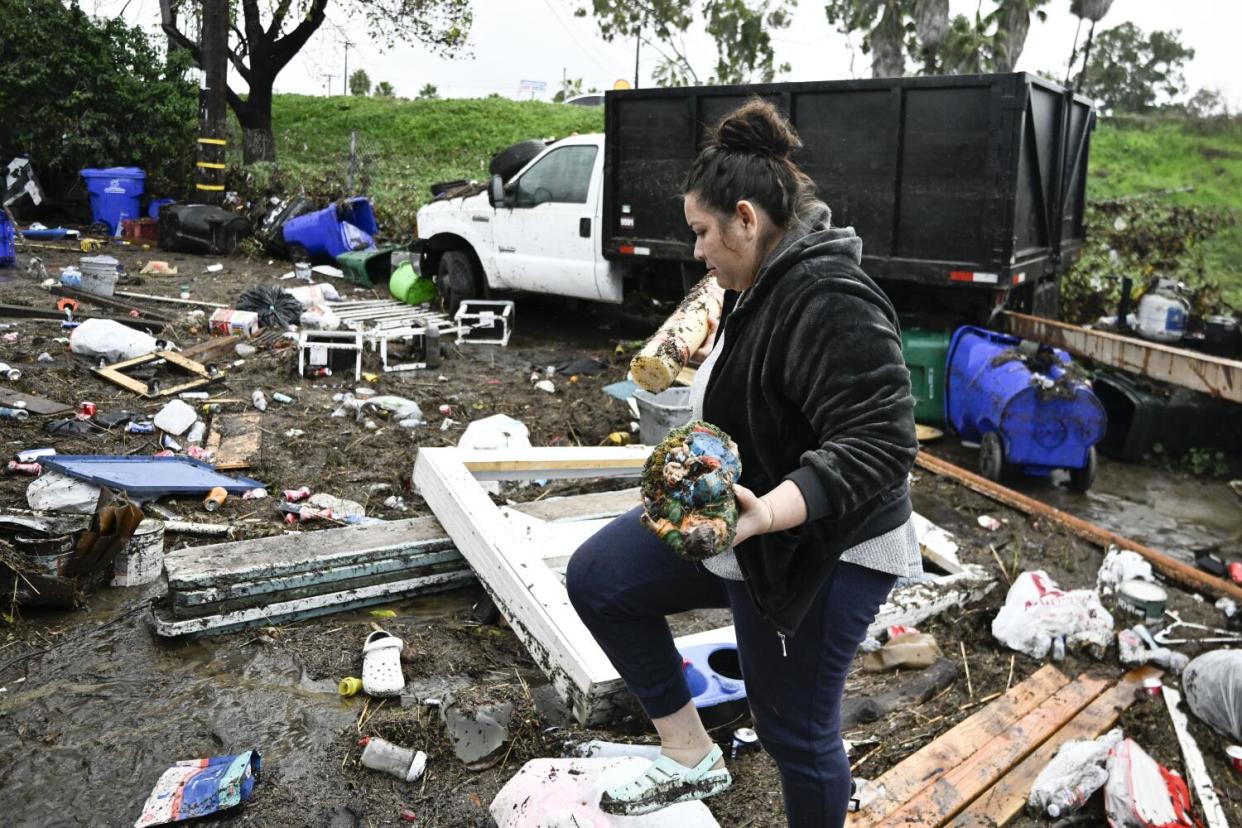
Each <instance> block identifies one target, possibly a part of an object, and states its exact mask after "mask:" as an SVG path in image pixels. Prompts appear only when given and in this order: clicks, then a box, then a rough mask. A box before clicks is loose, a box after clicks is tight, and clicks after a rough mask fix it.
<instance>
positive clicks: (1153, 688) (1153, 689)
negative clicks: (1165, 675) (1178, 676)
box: [1143, 677, 1164, 696]
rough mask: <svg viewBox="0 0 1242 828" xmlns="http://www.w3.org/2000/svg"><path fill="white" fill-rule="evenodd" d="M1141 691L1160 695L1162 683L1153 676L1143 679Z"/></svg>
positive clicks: (1162, 691)
mask: <svg viewBox="0 0 1242 828" xmlns="http://www.w3.org/2000/svg"><path fill="white" fill-rule="evenodd" d="M1143 693H1144V695H1148V696H1162V695H1164V683H1163V682H1162V681H1160V679H1158V678H1155V677H1152V678H1146V679H1143Z"/></svg>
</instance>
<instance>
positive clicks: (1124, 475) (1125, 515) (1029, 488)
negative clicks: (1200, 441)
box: [928, 437, 1242, 562]
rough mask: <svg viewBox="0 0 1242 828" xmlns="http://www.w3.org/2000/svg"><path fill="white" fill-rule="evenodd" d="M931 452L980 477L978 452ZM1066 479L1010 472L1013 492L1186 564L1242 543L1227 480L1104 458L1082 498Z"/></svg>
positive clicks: (1238, 511) (1241, 518)
mask: <svg viewBox="0 0 1242 828" xmlns="http://www.w3.org/2000/svg"><path fill="white" fill-rule="evenodd" d="M928 450H929V451H930V452H931V453H933V454H936V455H939V456H941V457H944V458H946V459H948V460H950V461H951V462H953V463H956V464H958V465H959V466H962V467H963V468H966V469H970V470H971V471H975V470H976V469H977V467H978V462H979V452H978V450H977V449H975V448H971V447H968V446H963V445H962V444H960V443H959V442H958V441H957V440H956V439H954V438H952V437H945V438H944V439H942V440H940V441H939V442H936V443H932V444H930V445H929V446H928ZM1066 479H1067V478H1066V475H1065V474H1064V473H1062V472H1054V473H1053V475H1052V477H1051V478H1046V477H1045V478H1040V477H1027V476H1024V475H1022V474H1021V473H1009V474H1007V475H1006V477H1005V479H1004V480H1003V481H1002V482H1003V483H1004V484H1005V485H1006V486H1008V487H1010V488H1012V489H1015V490H1017V491H1020V492H1022V493H1023V494H1026V495H1029V496H1031V497H1034V498H1036V499H1037V500H1041V501H1043V502H1044V503H1048V504H1049V505H1052V506H1055V507H1056V508H1058V509H1061V510H1062V511H1064V512H1068V513H1070V514H1072V515H1076V516H1077V517H1080V518H1082V519H1084V520H1088V521H1091V522H1092V523H1094V524H1096V525H1098V526H1102V527H1103V528H1105V529H1109V530H1111V531H1113V532H1116V533H1117V534H1119V535H1122V536H1123V537H1127V538H1130V539H1131V540H1135V541H1138V542H1139V543H1143V544H1146V545H1147V546H1151V547H1153V548H1155V549H1158V550H1160V551H1162V552H1167V553H1168V554H1170V555H1172V556H1174V557H1176V558H1178V559H1180V560H1184V561H1188V562H1190V561H1193V560H1194V550H1196V549H1205V548H1210V547H1221V548H1223V549H1226V550H1228V549H1230V548H1233V549H1234V550H1235V551H1236V550H1237V549H1238V547H1239V545H1240V544H1242V498H1239V497H1238V496H1237V495H1236V494H1234V493H1233V491H1232V490H1231V489H1230V488H1229V486H1228V485H1227V484H1226V481H1222V480H1202V479H1199V478H1194V477H1191V476H1189V475H1186V474H1182V473H1178V472H1173V471H1169V470H1167V469H1162V468H1158V467H1151V466H1145V465H1141V464H1137V463H1122V462H1118V461H1115V460H1110V459H1108V458H1105V457H1101V458H1100V462H1099V472H1098V474H1097V476H1096V481H1095V485H1094V486H1093V487H1092V488H1091V490H1090V491H1089V492H1087V493H1086V494H1085V495H1084V494H1077V493H1075V492H1072V491H1070V490H1069V489H1068V488H1066V487H1065V485H1064V484H1065V481H1066Z"/></svg>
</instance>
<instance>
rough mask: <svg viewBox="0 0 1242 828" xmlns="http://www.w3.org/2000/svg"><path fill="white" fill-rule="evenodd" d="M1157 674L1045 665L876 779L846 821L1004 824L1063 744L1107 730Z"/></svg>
mask: <svg viewBox="0 0 1242 828" xmlns="http://www.w3.org/2000/svg"><path fill="white" fill-rule="evenodd" d="M1158 675H1160V672H1159V671H1158V670H1155V669H1154V668H1151V667H1140V668H1138V669H1136V670H1132V671H1130V672H1129V673H1127V674H1126V675H1125V676H1123V677H1122V678H1121V679H1120V680H1119V681H1118V682H1116V683H1115V684H1112V685H1110V683H1109V682H1108V681H1106V680H1103V679H1099V678H1091V677H1088V676H1085V675H1083V676H1079V677H1078V678H1077V679H1074V680H1073V681H1071V680H1070V679H1069V677H1067V676H1066V675H1065V674H1063V673H1062V672H1061V671H1060V670H1058V669H1056V668H1055V667H1052V666H1045V667H1043V668H1041V669H1040V670H1038V671H1036V672H1035V673H1034V674H1032V675H1031V676H1030V677H1028V678H1027V679H1026V680H1025V681H1023V682H1022V683H1021V684H1018V685H1017V686H1015V687H1013V688H1011V689H1010V690H1009V691H1008V692H1007V693H1005V694H1004V695H1003V696H1001V697H1000V698H999V699H997V700H995V701H994V702H992V703H991V704H989V705H988V706H987V707H985V708H983V709H982V710H980V711H979V712H978V713H975V714H974V715H973V716H971V717H970V718H968V719H966V720H965V721H963V722H961V723H959V724H958V725H957V726H956V727H954V728H952V729H951V730H949V731H948V732H946V733H944V734H942V735H941V736H940V737H939V738H938V739H936V740H935V741H933V742H931V743H930V744H928V745H925V746H924V747H923V748H922V749H920V750H919V751H917V752H915V753H914V754H912V755H910V756H908V757H907V758H906V759H905V760H903V761H902V762H901V763H900V764H898V765H896V766H895V767H893V768H891V769H890V770H889V771H888V772H887V773H885V774H884V775H882V776H881V777H880V778H879V779H877V780H875V782H874V783H872V784H873V785H874V786H875V790H877V791H879V795H878V796H877V797H876V798H875V799H873V800H872V801H870V802H868V804H867V807H866V808H864V809H863V810H862V811H860V812H859V813H857V814H852V815H851V816H850V818H849V820H848V822H847V825H849V826H850V828H864V826H873V825H874V826H890V825H891V826H897V825H926V826H942V825H952V826H959V827H964V826H978V827H979V828H981V827H982V826H985V825H986V826H999V825H1005V824H1006V823H1008V822H1009V821H1010V820H1012V819H1013V818H1014V817H1015V816H1017V815H1018V813H1019V812H1020V811H1021V810H1022V808H1023V806H1024V805H1025V804H1026V798H1027V794H1028V793H1029V792H1030V788H1031V783H1032V782H1033V781H1034V780H1035V777H1036V776H1037V775H1038V774H1039V772H1040V771H1041V770H1043V768H1044V766H1045V765H1047V764H1048V761H1049V760H1050V759H1052V757H1053V755H1054V754H1055V753H1056V752H1057V749H1058V748H1060V746H1061V745H1062V744H1064V743H1065V742H1067V741H1070V740H1072V739H1090V738H1094V737H1095V736H1098V735H1099V734H1101V733H1103V732H1104V731H1106V730H1108V729H1109V728H1110V727H1112V726H1113V725H1114V724H1115V723H1116V722H1117V720H1118V718H1119V717H1120V716H1121V713H1122V711H1124V710H1125V709H1126V708H1127V707H1129V706H1130V704H1132V703H1133V702H1134V700H1135V698H1136V697H1137V694H1138V691H1139V689H1140V688H1141V687H1142V684H1143V680H1144V679H1145V678H1148V677H1150V676H1158Z"/></svg>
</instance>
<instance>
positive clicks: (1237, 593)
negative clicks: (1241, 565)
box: [915, 451, 1242, 601]
mask: <svg viewBox="0 0 1242 828" xmlns="http://www.w3.org/2000/svg"><path fill="white" fill-rule="evenodd" d="M915 462H917V463H918V465H919V466H921V467H923V468H924V469H927V470H928V471H930V472H934V473H935V474H940V475H943V476H945V477H949V478H952V479H953V480H956V481H957V482H959V483H961V484H962V485H964V486H966V487H967V488H969V489H973V490H974V491H976V492H978V493H979V494H982V495H985V496H987V497H990V498H992V499H993V500H996V501H998V502H1000V503H1003V504H1005V505H1006V506H1010V507H1012V508H1014V509H1017V510H1019V511H1022V512H1025V513H1027V514H1029V515H1036V516H1038V517H1045V518H1048V519H1049V520H1051V521H1053V522H1055V523H1057V524H1060V525H1061V526H1062V527H1063V528H1065V529H1068V530H1069V531H1071V532H1073V533H1074V534H1076V535H1078V536H1079V537H1081V538H1083V539H1084V540H1087V541H1090V542H1092V543H1096V544H1099V545H1100V546H1104V547H1108V546H1119V547H1121V548H1122V549H1132V550H1134V551H1135V552H1137V553H1138V554H1139V555H1141V556H1143V557H1144V558H1146V559H1147V560H1148V561H1150V562H1151V564H1152V566H1154V567H1155V568H1156V569H1158V570H1159V571H1160V572H1161V573H1162V574H1164V575H1165V577H1167V578H1169V579H1170V580H1173V581H1177V582H1178V583H1179V584H1182V585H1183V586H1187V587H1190V588H1191V589H1193V590H1195V591H1197V592H1204V593H1207V594H1208V595H1211V596H1213V597H1217V598H1219V597H1229V598H1233V599H1234V600H1235V601H1239V600H1242V586H1240V585H1238V584H1233V583H1230V582H1229V581H1226V580H1224V579H1222V578H1217V577H1215V576H1212V575H1209V574H1208V573H1206V572H1204V571H1203V570H1201V569H1198V568H1197V567H1194V566H1192V565H1190V564H1188V563H1183V562H1182V561H1179V560H1177V559H1175V558H1172V557H1170V556H1169V555H1166V554H1165V553H1163V552H1160V551H1158V550H1155V549H1152V548H1151V547H1149V546H1145V545H1143V544H1141V543H1138V542H1137V541H1132V540H1130V539H1129V538H1125V537H1122V536H1121V535H1118V534H1117V533H1115V532H1110V531H1108V530H1107V529H1104V528H1102V527H1099V526H1096V525H1095V524H1094V523H1089V522H1088V521H1085V520H1083V519H1082V518H1079V517H1075V516H1074V515H1071V514H1067V513H1066V512H1063V511H1061V510H1060V509H1057V508H1055V507H1053V506H1049V505H1048V504H1047V503H1041V502H1040V501H1038V500H1036V499H1035V498H1033V497H1027V496H1026V495H1024V494H1021V493H1020V492H1015V491H1014V490H1013V489H1010V488H1007V487H1005V486H1001V485H1000V484H998V483H994V482H992V481H991V480H988V479H987V478H984V477H981V476H979V475H977V474H975V473H974V472H971V471H967V470H966V469H963V468H962V467H960V466H956V465H954V464H952V463H950V462H948V461H947V460H942V459H941V458H939V457H936V456H935V455H932V454H928V453H927V452H926V451H920V452H919V454H918V457H917V458H916V461H915Z"/></svg>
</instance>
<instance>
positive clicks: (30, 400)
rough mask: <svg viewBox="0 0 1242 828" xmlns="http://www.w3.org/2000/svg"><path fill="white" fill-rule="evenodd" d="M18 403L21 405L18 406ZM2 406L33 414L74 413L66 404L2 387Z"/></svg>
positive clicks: (0, 404) (0, 401) (0, 403)
mask: <svg viewBox="0 0 1242 828" xmlns="http://www.w3.org/2000/svg"><path fill="white" fill-rule="evenodd" d="M17 403H20V405H19V404H17ZM0 406H3V407H4V408H24V409H26V410H27V411H29V412H30V413H31V414H64V413H65V412H67V411H72V410H73V407H72V406H68V405H65V404H64V403H59V402H56V401H55V400H49V399H47V398H46V397H36V396H35V395H33V394H23V393H22V392H20V391H14V390H13V389H12V388H5V387H3V386H0Z"/></svg>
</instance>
